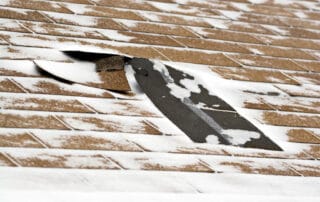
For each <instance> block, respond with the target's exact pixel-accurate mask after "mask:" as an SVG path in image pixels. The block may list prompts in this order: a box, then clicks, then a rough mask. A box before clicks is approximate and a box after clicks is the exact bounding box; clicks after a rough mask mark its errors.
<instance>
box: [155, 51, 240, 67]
mask: <svg viewBox="0 0 320 202" xmlns="http://www.w3.org/2000/svg"><path fill="white" fill-rule="evenodd" d="M157 50H159V51H161V53H163V54H164V55H165V56H167V57H168V58H169V59H170V60H172V61H178V62H189V63H195V64H205V65H217V66H231V67H238V66H239V64H238V63H235V62H233V61H232V60H230V59H229V58H227V57H226V56H224V55H223V54H221V53H206V52H200V51H191V50H180V49H170V48H157Z"/></svg>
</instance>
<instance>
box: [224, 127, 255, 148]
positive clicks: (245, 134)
mask: <svg viewBox="0 0 320 202" xmlns="http://www.w3.org/2000/svg"><path fill="white" fill-rule="evenodd" d="M221 133H222V134H224V135H225V136H227V137H228V140H229V141H230V142H231V143H232V144H233V145H243V144H245V143H246V142H248V141H251V140H253V139H259V138H260V136H261V135H260V134H259V133H257V132H253V131H247V130H238V129H227V130H222V132H221Z"/></svg>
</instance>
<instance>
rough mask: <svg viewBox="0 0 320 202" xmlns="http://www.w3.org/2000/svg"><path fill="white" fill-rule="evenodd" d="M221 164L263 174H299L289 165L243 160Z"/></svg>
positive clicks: (243, 171)
mask: <svg viewBox="0 0 320 202" xmlns="http://www.w3.org/2000/svg"><path fill="white" fill-rule="evenodd" d="M220 165H222V166H227V167H232V168H233V169H237V170H239V171H241V172H242V173H251V174H263V175H284V176H298V174H297V173H296V172H294V171H292V170H291V169H289V168H288V167H281V166H277V165H276V166H272V165H258V166H257V165H255V162H254V161H242V162H228V161H226V162H221V163H220Z"/></svg>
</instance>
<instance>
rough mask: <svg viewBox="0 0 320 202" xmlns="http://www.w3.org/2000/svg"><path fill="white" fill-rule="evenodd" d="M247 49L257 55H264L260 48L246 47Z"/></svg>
mask: <svg viewBox="0 0 320 202" xmlns="http://www.w3.org/2000/svg"><path fill="white" fill-rule="evenodd" d="M248 49H249V50H250V51H251V52H252V53H254V54H257V55H264V53H263V52H261V51H260V50H258V49H256V48H252V47H248Z"/></svg>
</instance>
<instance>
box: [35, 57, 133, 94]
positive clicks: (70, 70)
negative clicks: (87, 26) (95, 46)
mask: <svg viewBox="0 0 320 202" xmlns="http://www.w3.org/2000/svg"><path fill="white" fill-rule="evenodd" d="M75 55H77V58H81V56H82V54H81V53H77V52H73V56H75ZM124 60H125V59H124V57H121V56H113V55H107V54H98V53H96V54H95V53H91V56H90V57H87V58H85V57H82V58H81V61H76V62H73V63H63V62H53V61H41V60H35V61H34V63H35V64H36V65H37V66H38V67H39V68H40V69H41V70H43V71H46V72H47V73H49V74H51V75H53V76H55V77H58V78H60V79H63V80H66V81H69V82H74V83H79V84H83V85H87V86H90V87H96V88H101V89H105V90H113V91H123V92H127V91H130V90H131V89H130V86H129V84H128V81H127V79H126V76H125V71H124V64H125V62H124Z"/></svg>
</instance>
